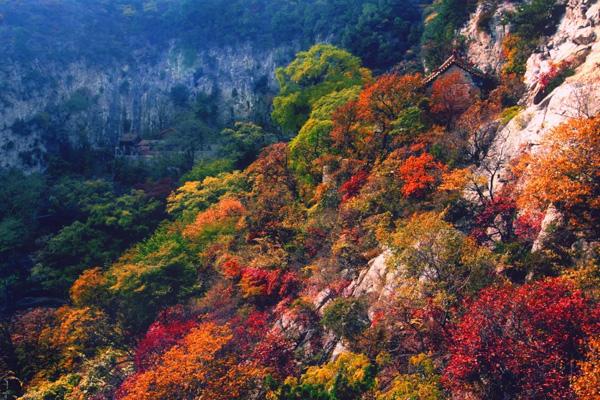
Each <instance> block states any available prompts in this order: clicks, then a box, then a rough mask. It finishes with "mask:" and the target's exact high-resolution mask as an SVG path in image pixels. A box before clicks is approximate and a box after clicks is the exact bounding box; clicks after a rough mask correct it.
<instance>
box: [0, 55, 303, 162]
mask: <svg viewBox="0 0 600 400" xmlns="http://www.w3.org/2000/svg"><path fill="white" fill-rule="evenodd" d="M296 50H297V48H296V47H295V46H291V45H290V46H285V47H279V48H274V49H269V50H256V49H255V48H253V47H252V46H251V45H250V44H245V45H239V46H235V47H225V48H219V47H211V48H206V49H200V50H198V51H197V52H194V51H190V50H189V49H188V50H185V51H182V50H178V49H175V48H174V47H172V48H171V49H169V50H168V51H166V52H164V54H162V55H161V56H160V57H159V58H158V60H155V61H152V62H145V61H143V58H142V57H135V59H137V60H139V61H137V62H128V63H120V64H117V63H115V64H113V65H111V66H109V67H106V66H98V65H90V64H89V63H86V62H83V61H80V62H74V63H70V64H68V65H66V66H64V65H60V64H57V63H50V64H42V63H36V64H35V65H28V66H26V67H25V66H19V65H11V66H10V67H3V68H0V82H3V85H2V92H1V95H0V121H1V123H0V163H1V166H5V167H19V168H23V169H26V170H39V169H42V168H43V167H44V153H45V152H46V150H47V149H48V147H49V146H50V147H51V146H52V145H53V144H54V143H56V142H57V141H61V140H68V141H69V142H71V143H77V142H80V141H87V142H89V143H90V144H92V145H93V146H99V147H103V148H109V149H110V148H112V147H114V145H115V144H116V142H117V141H118V138H119V136H120V135H122V134H123V133H128V132H134V133H137V134H141V135H149V134H155V133H157V132H160V131H161V130H162V129H165V128H166V127H167V126H168V124H169V121H170V120H171V118H172V116H173V114H174V113H175V106H174V104H173V101H172V100H173V99H172V96H171V90H172V89H173V88H174V87H177V86H183V87H185V88H187V89H188V91H189V94H190V97H192V96H194V95H196V94H199V93H204V94H206V95H208V97H209V98H210V99H211V101H213V102H215V103H216V106H217V110H218V120H219V122H220V123H228V122H230V121H232V120H233V119H249V118H253V119H260V118H261V117H262V118H264V117H265V116H266V115H267V114H268V112H269V107H270V96H271V95H272V93H274V91H275V90H276V82H275V79H274V71H275V68H276V67H277V66H279V65H283V64H285V63H286V62H288V61H289V60H290V59H291V57H293V55H294V53H295V51H296Z"/></svg>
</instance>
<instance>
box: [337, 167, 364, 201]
mask: <svg viewBox="0 0 600 400" xmlns="http://www.w3.org/2000/svg"><path fill="white" fill-rule="evenodd" d="M368 177H369V174H368V172H366V171H360V172H358V173H357V174H356V175H353V176H352V177H351V178H350V179H348V180H347V181H346V182H344V183H343V184H342V186H340V188H339V193H340V194H341V195H342V203H345V202H347V201H348V200H350V199H351V198H353V197H354V196H356V195H357V194H358V192H360V189H361V188H362V187H363V186H364V185H365V183H367V178H368Z"/></svg>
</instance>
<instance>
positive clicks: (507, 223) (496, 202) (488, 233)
mask: <svg viewBox="0 0 600 400" xmlns="http://www.w3.org/2000/svg"><path fill="white" fill-rule="evenodd" d="M516 213H517V205H516V203H515V200H514V199H512V198H510V197H508V196H506V195H496V196H494V198H492V199H490V200H487V201H486V202H485V203H484V204H483V207H482V209H481V211H480V212H479V213H478V214H477V215H475V220H474V222H475V228H474V229H473V231H471V235H472V236H473V237H475V238H476V239H477V240H478V241H479V242H485V241H487V240H488V239H490V238H494V237H498V238H499V239H501V240H502V241H505V242H506V241H509V240H511V239H512V238H513V236H514V235H513V220H514V219H515V216H516Z"/></svg>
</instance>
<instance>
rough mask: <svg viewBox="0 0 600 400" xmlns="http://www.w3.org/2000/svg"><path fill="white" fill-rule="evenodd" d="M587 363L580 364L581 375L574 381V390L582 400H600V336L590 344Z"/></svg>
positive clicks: (594, 338)
mask: <svg viewBox="0 0 600 400" xmlns="http://www.w3.org/2000/svg"><path fill="white" fill-rule="evenodd" d="M588 347H589V351H588V352H587V355H586V359H585V361H582V362H580V363H579V368H580V369H581V374H580V375H579V376H578V377H577V378H575V380H574V381H573V390H574V391H575V393H576V394H577V397H578V398H579V399H581V400H584V399H585V400H600V336H596V337H593V338H591V339H590V340H589V342H588Z"/></svg>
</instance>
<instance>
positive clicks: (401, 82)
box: [358, 74, 424, 150]
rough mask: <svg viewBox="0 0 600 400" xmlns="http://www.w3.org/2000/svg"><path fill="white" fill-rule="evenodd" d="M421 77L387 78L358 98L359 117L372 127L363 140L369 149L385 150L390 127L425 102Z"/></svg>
mask: <svg viewBox="0 0 600 400" xmlns="http://www.w3.org/2000/svg"><path fill="white" fill-rule="evenodd" d="M421 83H422V77H421V75H419V74H415V75H402V76H400V75H396V74H387V75H383V76H381V77H380V78H379V79H377V80H376V81H375V82H374V83H373V84H371V85H369V86H367V87H366V88H365V89H364V90H363V91H362V92H361V94H360V96H359V98H358V117H359V118H360V119H361V120H362V121H364V122H365V123H368V124H372V125H374V127H373V128H372V130H373V132H372V134H371V135H369V136H367V137H366V138H365V140H366V141H368V142H369V144H370V146H369V147H371V148H374V149H382V150H386V149H387V147H388V145H389V144H390V143H389V142H390V139H391V129H390V128H391V126H392V124H393V122H394V121H396V120H397V119H398V118H399V117H400V116H401V115H402V112H403V111H404V110H406V109H407V108H409V107H415V106H418V105H419V103H420V102H421V100H422V99H423V98H424V92H423V85H422V84H421Z"/></svg>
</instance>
